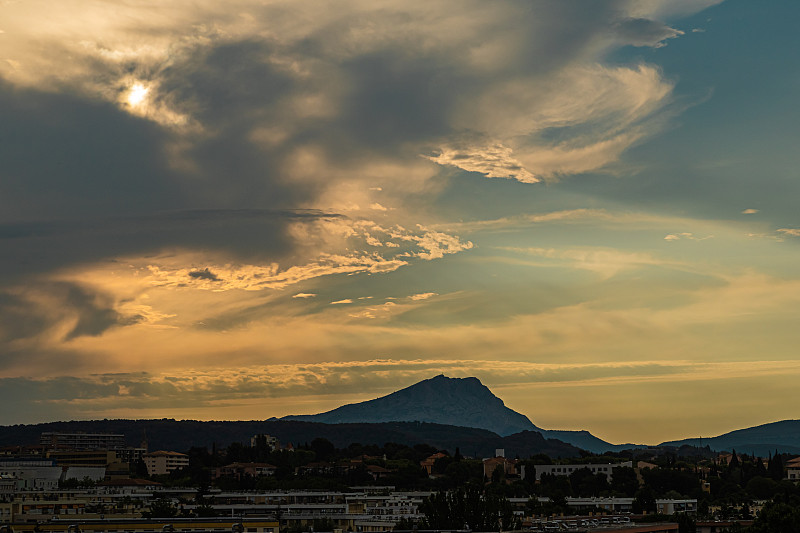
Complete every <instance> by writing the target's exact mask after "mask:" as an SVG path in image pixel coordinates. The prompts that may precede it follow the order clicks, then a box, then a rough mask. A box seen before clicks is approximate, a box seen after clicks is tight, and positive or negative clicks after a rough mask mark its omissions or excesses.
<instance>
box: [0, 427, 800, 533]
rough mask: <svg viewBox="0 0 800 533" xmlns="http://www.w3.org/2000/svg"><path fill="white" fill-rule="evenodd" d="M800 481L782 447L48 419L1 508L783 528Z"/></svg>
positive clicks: (796, 510) (182, 522)
mask: <svg viewBox="0 0 800 533" xmlns="http://www.w3.org/2000/svg"><path fill="white" fill-rule="evenodd" d="M798 480H800V457H793V456H792V455H789V454H782V453H780V452H779V451H776V452H775V453H774V454H770V455H769V456H768V457H766V458H763V457H755V456H752V455H749V456H748V455H744V454H737V453H735V451H732V452H723V453H715V452H712V451H711V450H710V449H708V448H692V449H685V448H681V449H680V450H669V449H664V448H652V449H636V450H626V451H622V452H619V453H613V452H606V453H604V454H602V455H594V454H590V453H588V452H583V453H582V454H581V455H580V456H578V457H562V458H554V457H549V456H547V455H544V454H535V455H533V456H530V457H514V458H511V457H506V454H505V451H504V450H503V449H498V450H496V451H495V453H494V456H493V457H469V456H467V455H462V453H461V451H460V448H456V449H455V450H454V451H452V453H451V452H450V451H448V450H438V449H436V448H435V447H432V446H430V445H427V444H417V445H413V446H408V445H403V444H396V443H386V444H385V445H384V446H377V445H361V444H358V443H352V444H350V445H349V446H347V447H346V448H340V449H337V448H336V447H335V446H334V445H333V444H332V443H331V442H330V441H328V440H326V439H324V438H315V439H313V440H312V441H311V442H309V443H289V442H287V443H282V442H279V440H278V439H277V438H276V437H274V436H270V435H267V434H257V435H253V436H252V437H251V438H250V441H249V442H244V443H239V442H235V443H231V444H229V445H227V446H226V447H220V448H219V449H218V448H217V447H216V446H214V447H213V448H212V449H211V450H209V449H207V448H204V447H192V448H191V449H188V450H153V451H150V450H149V449H148V443H147V441H146V436H143V440H142V442H141V443H140V444H139V445H138V446H129V445H128V444H127V440H126V436H125V435H123V434H111V433H80V432H77V433H67V432H43V433H42V434H41V436H40V440H39V442H38V443H27V444H25V443H20V444H18V445H15V446H5V447H3V448H2V449H0V522H1V523H2V528H3V529H2V531H3V532H4V533H5V532H8V533H10V532H12V531H36V532H50V531H59V532H60V531H65V532H66V531H69V532H75V533H76V532H78V531H87V532H88V531H93V532H94V531H97V532H101V531H102V532H107V533H118V532H119V533H121V532H134V533H136V532H140V531H186V532H188V531H233V532H236V531H242V532H244V531H247V532H248V533H301V532H305V531H308V532H312V531H316V532H322V531H330V532H337V533H338V532H347V531H355V532H364V533H367V532H382V531H410V530H417V531H422V530H434V531H457V530H471V531H508V530H526V531H595V530H597V531H605V532H612V531H626V532H629V533H636V532H645V531H646V532H677V533H684V532H694V531H696V532H722V531H779V530H778V529H771V527H772V526H770V520H777V519H779V518H780V520H782V521H783V522H784V523H788V522H787V521H791V520H796V519H797V517H798V516H799V515H800V505H799V504H800V488H798V486H797V481H798ZM798 523H800V522H797V521H795V522H793V524H794V525H793V526H791V527H797V524H798ZM790 530H791V529H790Z"/></svg>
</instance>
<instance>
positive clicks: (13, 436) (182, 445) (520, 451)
mask: <svg viewBox="0 0 800 533" xmlns="http://www.w3.org/2000/svg"><path fill="white" fill-rule="evenodd" d="M45 431H67V432H78V431H83V432H91V433H103V432H108V433H122V434H124V435H125V437H126V441H127V442H128V444H129V445H131V446H134V445H138V444H139V443H140V442H141V440H142V436H143V435H144V434H145V432H146V434H147V439H148V444H149V449H150V450H157V449H164V450H176V451H185V450H188V449H189V448H191V447H193V446H199V447H206V448H209V449H210V448H211V447H212V446H213V445H216V446H217V447H218V448H221V447H225V446H227V445H229V444H230V443H232V442H241V443H245V444H249V442H250V437H252V436H253V435H256V434H259V433H267V434H270V435H274V436H276V437H278V439H279V440H280V441H281V442H282V443H284V444H285V443H288V442H291V443H293V444H302V443H306V442H311V441H312V440H314V439H315V438H317V437H322V438H325V439H328V440H329V441H331V442H332V443H333V444H334V445H335V446H336V447H338V448H344V447H346V446H347V445H349V444H351V443H354V442H357V443H360V444H377V445H379V446H382V445H384V444H386V443H387V442H396V443H398V444H405V445H409V446H411V445H414V444H430V445H431V446H434V447H436V448H439V449H446V450H449V451H450V452H451V453H452V452H454V451H455V449H456V447H460V448H461V450H462V453H464V454H467V455H474V456H477V457H489V456H493V454H494V451H495V449H497V448H505V449H506V454H507V455H508V456H515V455H519V456H520V457H528V456H530V455H533V454H537V453H544V454H547V455H550V456H552V457H577V456H579V455H580V450H579V449H578V448H575V447H574V446H571V445H569V444H566V443H563V442H560V441H557V440H546V439H544V438H543V437H542V436H541V435H540V434H539V433H535V432H528V431H526V432H523V433H519V434H516V435H511V436H509V437H505V438H503V437H501V436H500V435H497V434H496V433H493V432H491V431H488V430H485V429H479V428H468V427H457V426H449V425H443V424H433V423H427V422H385V423H381V424H367V423H354V424H323V423H318V422H304V421H293V420H267V421H244V422H217V421H211V422H200V421H195V420H172V419H159V420H91V421H71V422H51V423H46V424H32V425H15V426H0V446H8V445H14V444H36V443H38V442H39V435H40V434H41V433H42V432H45Z"/></svg>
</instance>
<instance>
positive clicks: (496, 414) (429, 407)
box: [282, 375, 636, 453]
mask: <svg viewBox="0 0 800 533" xmlns="http://www.w3.org/2000/svg"><path fill="white" fill-rule="evenodd" d="M282 420H305V421H309V422H323V423H326V424H342V423H354V422H372V423H378V422H390V421H414V420H418V421H421V422H433V423H437V424H449V425H453V426H464V427H474V428H483V429H488V430H489V431H492V432H494V433H497V434H498V435H502V436H505V437H507V436H509V435H513V434H515V433H519V432H521V431H532V432H539V433H541V434H542V436H543V437H544V438H545V439H557V440H560V441H562V442H565V443H567V444H570V445H572V446H575V447H577V448H581V449H583V450H588V451H590V452H593V453H604V452H607V451H617V450H623V449H627V448H635V447H636V445H634V444H610V443H608V442H606V441H604V440H602V439H599V438H597V437H595V436H594V435H592V434H591V433H589V432H588V431H561V430H544V429H541V428H539V427H537V426H535V425H534V424H533V422H531V421H530V420H529V419H528V417H527V416H525V415H523V414H520V413H518V412H516V411H514V410H512V409H509V408H508V407H506V406H505V404H504V403H503V400H501V399H500V398H498V397H497V396H495V395H494V394H493V393H492V391H490V390H489V388H488V387H486V385H484V384H483V383H481V382H480V380H479V379H478V378H475V377H469V378H449V377H446V376H444V375H439V376H436V377H433V378H430V379H426V380H423V381H420V382H419V383H415V384H414V385H411V386H410V387H406V388H405V389H401V390H399V391H396V392H393V393H391V394H389V395H387V396H382V397H380V398H376V399H374V400H369V401H366V402H361V403H352V404H348V405H343V406H341V407H338V408H336V409H333V410H332V411H327V412H325V413H319V414H316V415H292V416H286V417H283V418H282Z"/></svg>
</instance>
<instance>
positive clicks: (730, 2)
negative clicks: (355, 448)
mask: <svg viewBox="0 0 800 533" xmlns="http://www.w3.org/2000/svg"><path fill="white" fill-rule="evenodd" d="M798 16H800V4H798V3H796V2H780V1H774V2H749V1H746V0H726V1H724V2H721V1H718V0H694V1H692V0H647V1H630V0H596V1H592V2H582V1H570V0H560V1H556V0H544V1H539V0H525V1H522V0H497V1H495V2H484V1H478V0H458V1H455V0H425V1H417V0H403V1H399V0H368V1H367V0H340V1H337V2H323V1H316V0H268V1H256V0H231V1H229V2H218V1H211V0H191V1H189V0H174V1H171V2H166V3H165V2H161V1H155V0H127V1H120V0H62V1H59V2H52V1H50V0H0V405H3V406H4V408H3V409H2V412H0V424H18V423H35V422H43V421H51V420H73V419H75V420H79V419H97V418H162V417H169V418H177V419H200V420H210V419H216V420H222V419H224V420H254V419H266V418H269V417H272V416H284V415H289V414H307V413H316V412H321V411H325V410H329V409H332V408H335V407H337V406H339V405H342V404H345V403H351V402H357V401H363V400H367V399H371V398H375V397H378V396H382V395H385V394H388V393H390V392H392V391H394V390H397V389H399V388H402V387H406V386H409V385H411V384H413V383H415V382H417V381H419V380H422V379H426V378H430V377H433V376H435V375H437V374H440V373H444V374H445V375H447V376H451V377H467V376H476V377H478V378H479V379H480V380H481V381H482V382H483V383H484V384H485V385H487V386H488V387H489V388H490V389H491V390H492V391H493V392H494V393H495V394H496V395H498V396H499V397H501V398H502V399H503V400H504V401H505V402H506V405H507V406H509V407H511V408H512V409H515V410H516V411H519V412H521V413H523V414H525V415H527V416H528V417H529V418H530V419H531V421H532V422H533V423H534V424H536V425H537V426H539V427H542V428H545V429H586V430H589V431H591V432H592V433H593V434H595V435H597V436H598V437H600V438H603V439H605V440H608V441H610V442H614V443H626V442H636V443H647V444H655V443H658V442H662V441H665V440H670V439H678V438H687V437H698V436H714V435H718V434H721V433H724V432H727V431H731V430H734V429H738V428H743V427H748V426H753V425H757V424H762V423H767V422H772V421H777V420H782V419H792V418H800V416H799V415H798V413H797V407H796V406H797V405H799V404H800V389H798V387H797V385H796V384H797V383H798V381H799V380H800V358H799V357H798V348H797V347H798V346H800V328H798V323H797V320H798V316H800V268H798V265H799V264H800V214H799V213H800V210H798V208H797V205H796V204H797V199H798V198H800V180H799V179H798V177H799V176H798V167H799V166H800V165H798V163H800V156H799V155H798V152H799V151H798V148H797V147H798V146H800V138H798V137H800V133H799V132H800V128H798V127H797V124H798V123H799V122H800V105H798V104H797V94H798V93H800V69H798V68H797V65H800V57H798V56H800V47H798V46H797V43H796V27H795V26H796V24H795V22H794V21H796V20H798Z"/></svg>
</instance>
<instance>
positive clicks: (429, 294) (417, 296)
mask: <svg viewBox="0 0 800 533" xmlns="http://www.w3.org/2000/svg"><path fill="white" fill-rule="evenodd" d="M434 296H438V295H437V293H435V292H421V293H419V294H412V295H411V296H409V298H411V299H412V300H414V301H418V300H427V299H428V298H432V297H434Z"/></svg>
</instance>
